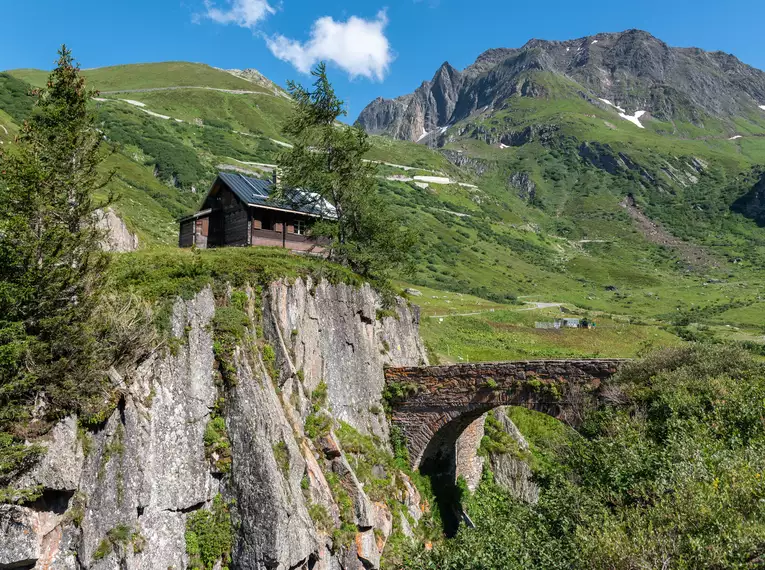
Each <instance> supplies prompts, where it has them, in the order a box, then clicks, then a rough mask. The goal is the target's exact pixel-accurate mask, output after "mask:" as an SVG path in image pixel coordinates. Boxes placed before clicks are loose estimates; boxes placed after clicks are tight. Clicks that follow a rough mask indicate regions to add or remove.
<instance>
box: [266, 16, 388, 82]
mask: <svg viewBox="0 0 765 570" xmlns="http://www.w3.org/2000/svg"><path fill="white" fill-rule="evenodd" d="M387 23H388V18H387V16H386V14H385V12H384V11H382V12H379V13H378V14H377V17H376V18H375V19H374V20H364V19H363V18H358V17H356V16H351V17H350V18H349V19H348V21H347V22H336V21H335V20H333V19H332V18H331V17H330V16H325V17H323V18H319V19H318V20H316V21H315V22H314V24H313V27H312V28H311V37H310V39H309V40H308V41H307V42H300V41H297V40H292V39H290V38H287V37H284V36H282V35H276V36H274V37H272V38H268V39H267V40H266V41H267V42H268V48H269V49H270V50H271V53H273V54H274V55H275V56H276V57H278V58H279V59H281V60H283V61H288V62H290V63H291V64H292V65H294V66H295V67H296V68H297V69H298V71H302V72H303V73H307V72H308V71H310V69H311V67H312V66H313V65H314V64H316V63H317V62H319V61H331V62H333V63H334V64H335V65H337V66H338V67H340V68H341V69H343V70H345V71H347V72H348V74H349V75H350V76H351V77H358V76H361V77H366V78H368V79H378V80H380V81H382V79H383V78H384V77H385V75H386V73H387V72H388V67H389V66H390V63H391V62H392V61H393V53H392V52H391V49H390V44H389V43H388V38H387V37H385V33H384V29H385V26H386V24H387Z"/></svg>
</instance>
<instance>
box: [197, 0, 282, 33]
mask: <svg viewBox="0 0 765 570" xmlns="http://www.w3.org/2000/svg"><path fill="white" fill-rule="evenodd" d="M226 2H227V4H228V6H227V7H226V8H224V9H222V8H218V7H217V5H216V4H214V3H213V2H211V1H210V0H205V8H206V9H207V12H206V13H205V14H204V16H205V17H206V18H209V19H210V20H212V21H213V22H217V23H218V24H236V25H237V26H241V27H243V28H254V27H255V26H256V25H257V24H258V23H259V22H260V21H261V20H264V19H265V18H267V17H268V16H269V15H270V14H273V13H275V12H276V10H274V9H273V8H272V7H271V5H270V4H269V3H268V1H267V0H226Z"/></svg>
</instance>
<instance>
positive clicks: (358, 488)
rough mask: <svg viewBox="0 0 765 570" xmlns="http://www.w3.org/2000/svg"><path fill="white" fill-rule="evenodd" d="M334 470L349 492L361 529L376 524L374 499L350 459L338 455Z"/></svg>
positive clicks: (369, 527) (358, 525)
mask: <svg viewBox="0 0 765 570" xmlns="http://www.w3.org/2000/svg"><path fill="white" fill-rule="evenodd" d="M332 471H333V472H334V473H335V474H336V475H337V476H338V477H339V478H340V483H341V485H342V486H343V488H344V489H345V490H346V491H347V492H348V495H350V497H351V501H352V502H353V515H354V521H353V522H354V523H355V524H356V526H357V527H359V529H361V530H368V529H371V528H373V527H374V525H375V508H374V505H373V504H372V501H370V500H369V497H367V496H366V494H365V493H364V487H363V486H362V484H361V483H360V482H359V480H358V478H357V477H356V473H354V471H353V469H352V468H351V466H350V464H349V463H348V460H347V459H346V458H345V457H344V456H343V457H338V458H337V459H335V460H333V461H332Z"/></svg>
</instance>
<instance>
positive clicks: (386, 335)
mask: <svg viewBox="0 0 765 570" xmlns="http://www.w3.org/2000/svg"><path fill="white" fill-rule="evenodd" d="M381 307H382V304H381V299H380V298H379V296H378V295H377V294H376V293H375V292H374V291H373V290H372V289H371V288H369V287H362V288H353V287H348V286H333V285H330V284H327V283H320V284H318V285H315V284H313V283H311V282H310V281H308V282H303V281H297V282H295V283H292V284H286V283H282V284H276V285H274V286H273V287H271V288H270V289H269V290H268V291H267V294H266V296H265V308H264V309H265V310H264V330H265V337H266V338H265V340H266V341H267V342H269V343H270V344H271V345H272V346H274V347H275V349H276V351H277V355H278V365H279V366H278V369H279V376H278V377H277V378H274V379H272V378H269V377H268V373H267V372H266V369H265V367H264V366H263V363H262V362H261V361H260V359H259V357H258V355H257V353H251V352H250V350H251V348H239V349H237V350H236V351H235V355H234V364H235V368H236V376H237V382H236V385H235V386H234V387H232V388H230V389H229V390H228V391H227V394H226V404H225V409H224V416H225V418H226V425H227V431H228V436H229V439H230V441H231V450H232V457H233V464H232V470H231V472H230V473H228V474H225V475H223V474H220V473H213V472H214V471H215V470H214V468H213V466H212V465H211V464H210V461H209V460H208V458H207V457H206V455H205V449H204V432H205V428H206V426H207V423H208V421H209V420H210V414H211V410H212V409H213V408H214V407H215V405H216V402H217V399H218V391H217V389H216V386H215V367H216V363H215V359H214V353H213V339H212V336H211V330H210V329H211V327H210V324H211V321H212V319H213V317H214V314H215V299H214V298H213V295H212V292H211V290H210V289H206V290H204V291H202V292H201V293H199V294H198V295H197V296H196V297H195V298H193V299H191V300H189V301H182V300H180V299H179V300H178V301H177V302H176V304H175V305H174V307H173V313H172V317H171V323H170V324H171V327H170V329H171V333H172V335H173V336H175V337H176V338H177V339H178V341H179V342H178V344H177V347H176V348H175V349H174V351H173V352H172V353H170V352H169V351H166V352H162V353H160V352H158V353H154V354H151V355H149V356H148V357H147V358H146V359H145V360H144V361H142V362H141V363H140V364H138V365H136V366H135V367H134V368H133V369H130V370H125V371H120V372H121V373H120V374H119V378H118V377H117V376H118V374H117V371H113V373H112V375H113V376H114V378H115V381H116V383H117V384H118V385H119V386H120V396H121V397H120V400H119V403H118V405H117V408H116V410H115V411H114V412H113V413H112V414H111V416H110V417H109V418H108V419H107V420H106V421H105V422H104V423H103V424H102V425H100V426H99V427H98V428H97V429H95V430H94V431H92V432H88V433H87V434H85V435H84V436H81V438H82V437H84V438H87V439H88V449H89V453H88V454H87V455H85V454H84V453H83V450H82V445H81V441H78V433H77V422H76V418H74V417H72V418H66V419H65V420H63V421H61V422H60V423H59V424H57V425H56V426H55V427H54V429H53V430H52V431H51V432H50V433H49V434H48V435H47V436H46V437H45V438H44V440H45V441H43V443H44V444H45V445H47V447H48V452H47V454H46V455H45V456H44V457H43V458H42V460H41V461H40V462H39V463H38V464H37V465H36V466H35V467H34V468H33V469H31V470H30V471H29V472H28V473H27V474H26V475H24V477H23V478H19V479H18V480H17V481H15V482H14V483H15V484H16V485H17V486H20V484H21V483H24V484H25V485H33V484H34V485H42V486H43V487H44V488H45V489H46V493H45V495H44V496H43V499H41V500H40V501H38V502H37V503H36V504H35V507H34V509H30V508H26V507H12V506H4V507H0V567H7V566H5V565H8V564H11V565H13V566H11V567H15V566H17V565H19V564H21V565H31V564H35V562H36V563H37V567H40V568H61V569H64V570H69V569H71V570H75V569H76V570H149V569H151V570H154V569H156V568H176V569H178V570H180V569H182V568H186V567H187V565H188V563H189V560H188V556H187V554H186V545H185V530H186V521H187V520H188V517H190V516H192V513H194V512H196V511H198V510H199V509H208V508H210V507H211V504H212V501H213V499H214V497H215V496H216V495H217V494H218V493H222V494H223V496H224V498H225V499H226V500H229V499H236V503H235V506H234V507H232V515H233V518H234V522H235V524H236V528H237V537H236V543H235V547H234V550H233V553H232V555H233V558H234V560H233V563H232V566H235V567H237V568H242V569H257V570H266V569H268V570H272V569H273V570H287V569H291V568H295V569H298V568H300V569H307V568H309V567H310V568H313V569H314V570H347V569H348V568H359V569H362V568H363V569H364V570H372V569H376V568H379V563H380V556H381V552H382V548H383V546H384V543H385V541H386V540H387V538H388V536H389V535H390V533H391V532H392V522H393V516H392V514H391V512H390V510H389V509H388V508H387V507H386V506H385V505H383V504H373V503H372V502H371V501H370V500H369V498H368V497H367V495H366V493H365V492H364V488H363V485H362V484H361V483H360V482H359V480H358V478H357V477H356V474H355V473H354V472H353V469H352V467H351V465H350V464H349V463H348V462H347V461H346V459H345V457H344V456H343V455H342V449H341V448H340V446H339V445H338V444H337V442H336V441H335V440H334V439H332V440H331V441H332V443H333V444H334V445H333V446H332V452H331V453H330V454H329V455H330V456H331V457H334V459H333V460H332V461H331V467H330V466H329V465H328V463H329V462H325V460H324V459H321V462H322V464H320V462H319V460H317V458H319V457H320V455H319V453H317V450H316V449H314V448H313V447H312V443H311V442H309V441H308V440H307V439H306V438H305V437H304V435H303V433H302V421H303V420H304V417H305V413H307V411H308V409H309V407H310V394H311V391H312V390H314V389H315V388H316V386H317V385H318V384H319V382H320V381H321V380H322V379H324V380H325V382H326V383H327V386H328V402H327V407H328V408H329V410H330V411H332V413H333V414H334V415H336V416H337V417H339V418H341V419H344V421H348V423H350V424H351V425H354V426H355V427H356V428H357V429H359V430H360V431H364V432H366V433H371V434H373V435H376V436H378V437H379V438H380V439H379V442H380V445H387V443H384V442H387V425H386V423H385V422H386V420H385V417H384V414H382V413H381V410H380V409H376V407H378V406H379V405H380V399H381V390H382V386H383V377H384V375H383V366H384V365H385V364H395V365H407V364H412V365H416V364H421V363H424V362H426V359H425V351H424V349H423V346H422V343H421V341H420V340H419V336H418V319H419V314H418V312H417V310H416V308H414V307H410V306H408V305H407V304H406V303H405V302H404V301H403V300H399V301H398V302H397V304H396V305H395V307H394V313H395V315H396V316H395V317H389V316H386V317H382V316H381V315H378V310H379V309H380V308H381ZM378 316H380V317H381V318H378ZM293 329H297V333H296V334H294V335H293V334H292V330H293ZM298 370H303V371H304V374H301V375H298V373H297V371H298ZM301 378H302V379H301ZM278 384H281V388H282V389H281V390H277V385H278ZM82 441H84V440H82ZM328 468H331V469H332V470H334V471H335V472H336V473H337V474H338V477H339V479H340V481H341V484H342V485H343V486H344V488H345V489H346V490H347V491H348V493H349V495H350V496H351V498H352V501H353V505H354V520H353V522H354V523H355V524H356V526H357V528H358V530H359V532H358V534H357V537H356V538H357V540H356V541H355V543H354V544H353V545H352V546H351V547H350V548H341V549H339V552H335V551H330V550H329V547H330V546H331V540H330V538H329V534H330V532H328V531H331V529H322V530H321V531H320V530H319V529H317V528H315V524H314V521H313V520H312V519H311V517H310V516H309V514H308V507H309V505H312V504H318V505H322V506H324V507H325V508H326V510H327V513H328V514H329V516H330V519H331V521H333V522H334V525H335V526H339V525H340V516H339V514H340V513H339V508H338V506H337V504H336V503H335V501H334V498H333V496H332V492H331V489H330V487H329V485H328V483H327V479H326V477H325V471H323V469H324V470H326V469H328ZM376 473H377V474H378V475H379V476H385V475H389V474H387V473H385V469H379V468H376ZM394 476H399V475H398V474H395V475H394ZM401 476H402V477H405V476H404V475H403V474H402V475H401ZM306 479H307V481H306ZM306 483H307V484H306ZM404 487H406V489H407V490H406V491H405V492H403V491H402V492H401V497H400V499H401V500H402V501H403V502H404V503H405V504H406V508H407V510H408V511H409V512H410V516H411V520H417V519H418V518H419V517H420V516H421V514H422V511H421V508H420V501H421V499H420V497H419V494H418V493H417V490H416V488H415V487H414V486H413V485H412V484H411V481H408V479H405V481H404ZM80 509H81V510H82V518H81V521H79V522H80V524H79V526H75V525H74V524H73V523H72V515H73V513H74V512H75V511H79V510H80ZM67 511H68V513H69V514H64V513H65V512H67ZM78 519H79V517H78ZM406 524H408V521H407V522H406ZM121 526H124V527H127V528H128V529H129V532H130V533H131V534H132V537H131V538H130V539H128V541H127V542H126V543H124V544H111V546H110V552H109V553H107V554H106V555H105V556H103V557H102V558H101V559H100V560H95V559H94V553H95V552H96V551H97V550H98V548H99V546H100V545H101V544H102V543H104V540H106V543H105V544H109V540H108V537H109V533H110V531H112V530H113V529H115V528H117V527H121ZM410 530H411V529H410ZM325 531H326V532H325ZM134 545H138V546H139V547H138V548H134V547H133V546H134Z"/></svg>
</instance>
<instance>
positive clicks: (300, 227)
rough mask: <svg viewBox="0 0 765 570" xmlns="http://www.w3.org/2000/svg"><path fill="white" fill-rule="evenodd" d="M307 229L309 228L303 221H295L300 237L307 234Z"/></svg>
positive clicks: (296, 231) (296, 230)
mask: <svg viewBox="0 0 765 570" xmlns="http://www.w3.org/2000/svg"><path fill="white" fill-rule="evenodd" d="M307 229H308V228H307V227H306V224H305V222H303V221H301V220H296V221H295V233H296V234H297V235H299V236H303V235H305V232H306V230H307Z"/></svg>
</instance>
